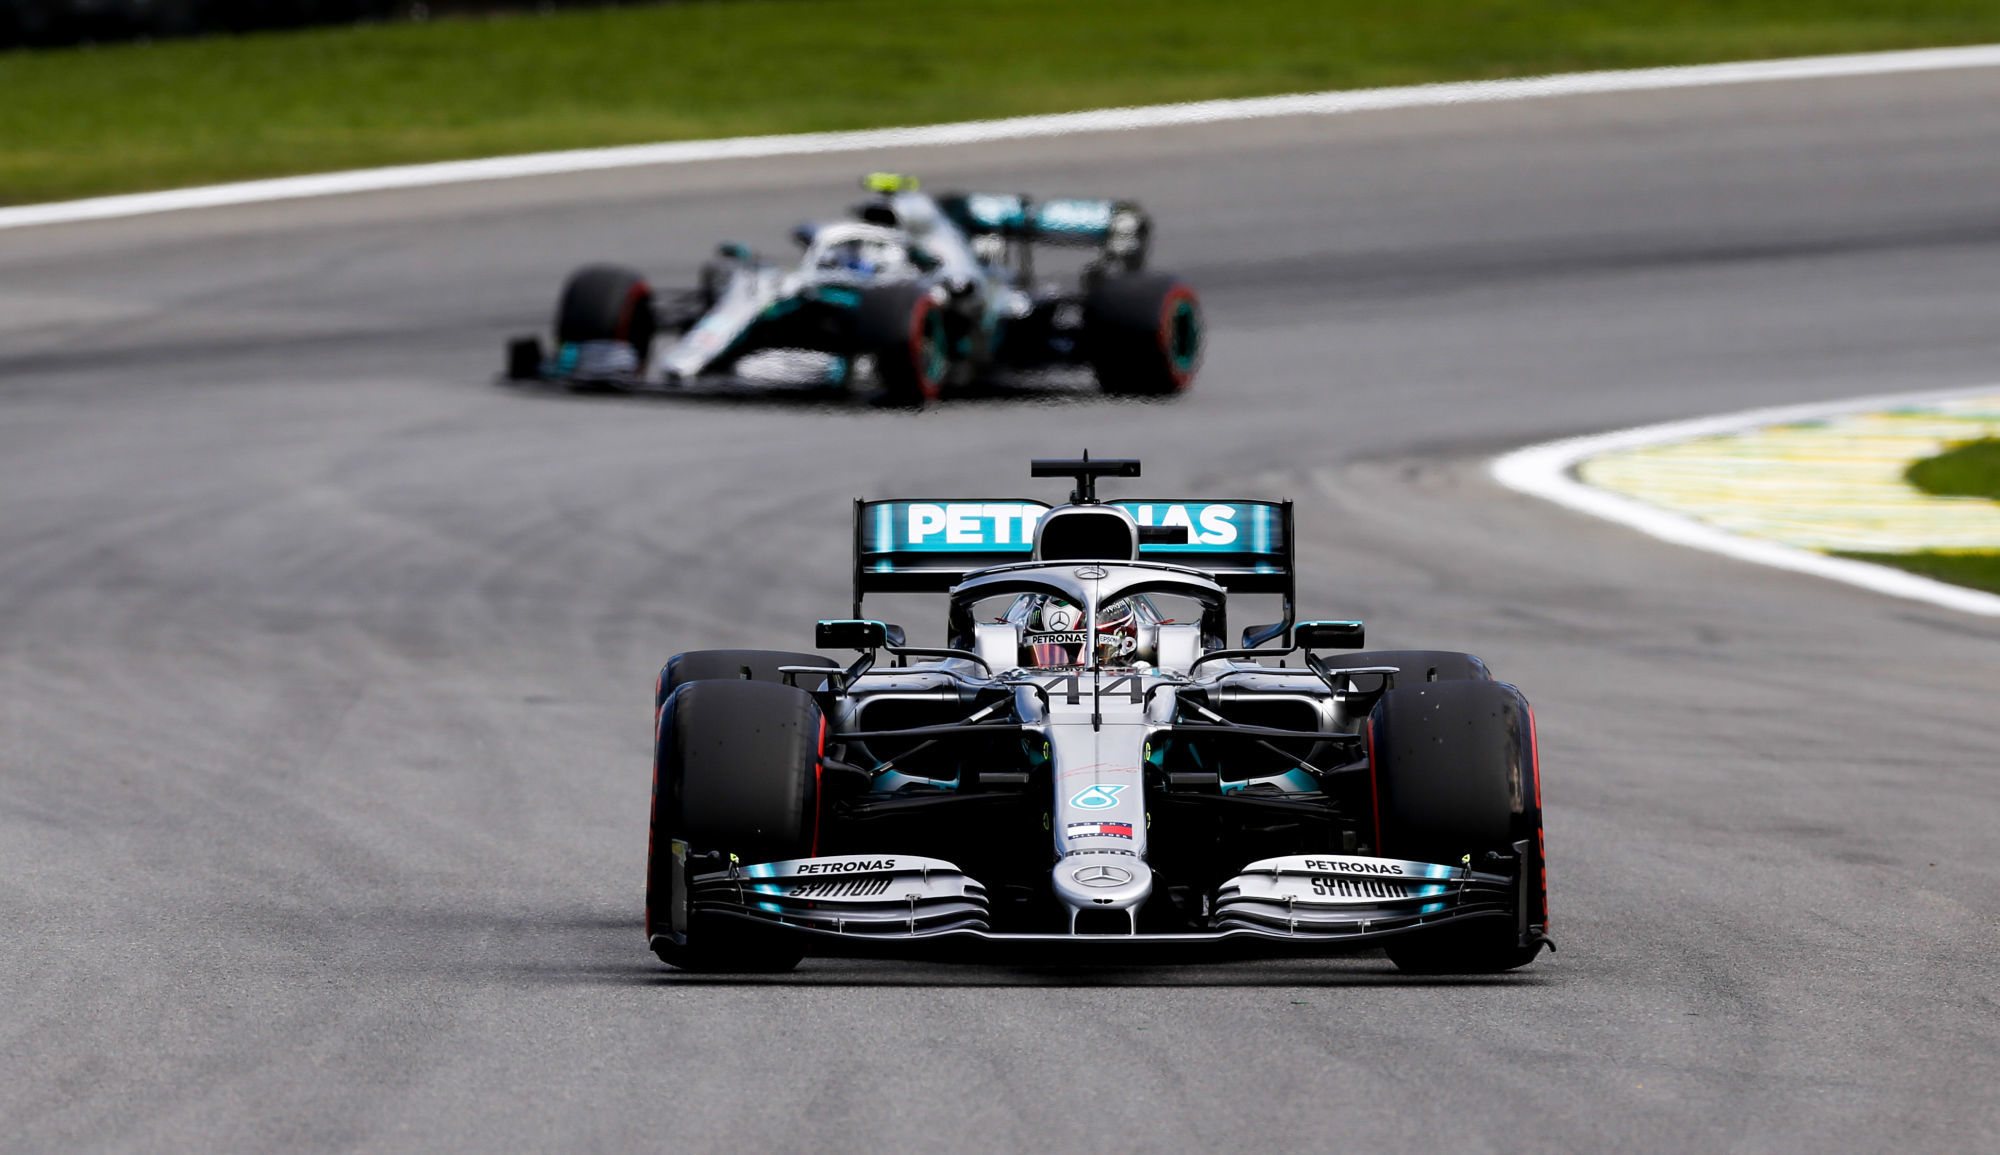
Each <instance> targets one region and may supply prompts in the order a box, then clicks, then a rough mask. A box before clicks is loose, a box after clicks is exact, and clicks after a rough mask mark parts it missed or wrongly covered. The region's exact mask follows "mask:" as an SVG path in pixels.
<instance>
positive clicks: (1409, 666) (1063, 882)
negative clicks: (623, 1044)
mask: <svg viewBox="0 0 2000 1155" xmlns="http://www.w3.org/2000/svg"><path fill="white" fill-rule="evenodd" d="M1034 474H1035V476H1037V477H1045V476H1073V477H1074V478H1075V479H1076V489H1075V491H1074V492H1073V493H1072V494H1071V496H1070V500H1069V502H1068V503H1067V504H1064V505H1061V506H1057V507H1055V508H1050V507H1049V506H1047V505H1045V504H1043V503H1041V502H1037V501H1028V500H1019V499H1011V500H991V499H979V500H931V501H858V502H856V504H855V522H854V551H855V556H854V610H853V615H854V616H853V617H852V618H848V619H840V620H830V621H822V622H820V623H819V626H818V631H817V637H816V645H817V646H818V647H819V648H822V649H850V650H855V651H859V653H860V657H859V659H858V660H855V661H853V662H852V663H851V664H848V665H840V664H838V663H836V662H835V661H833V660H832V659H830V658H827V657H824V656H821V655H819V654H791V653H770V652H763V651H750V650H710V651H700V652H694V653H685V654H681V655H678V656H677V657H675V658H674V659H673V660H672V661H670V662H668V663H667V665H666V667H665V669H663V670H662V671H661V673H660V679H659V683H658V686H657V693H656V696H655V706H656V711H657V713H656V747H655V762H654V778H653V801H652V841H651V846H650V850H649V857H648V865H647V887H646V934H647V937H648V941H649V942H650V944H651V946H652V948H653V950H654V951H655V952H656V953H657V954H658V955H659V957H660V958H661V959H662V960H664V961H665V962H667V963H669V964H671V965H673V966H676V967H682V968H686V969H691V970H716V971H743V970H757V971H762V970H783V969H789V968H790V967H792V966H795V965H796V964H797V963H798V962H799V961H800V959H801V958H803V957H805V956H807V955H879V956H909V957H923V958H938V959H968V960H978V961H994V960H1001V959H1016V960H1048V959H1083V958H1087V959H1092V960H1098V961H1104V960H1112V961H1121V962H1149V961H1165V960H1169V959H1185V958H1205V957H1231V956H1236V957H1241V956H1254V955H1321V954H1332V953H1338V952H1347V951H1354V950H1359V949H1368V948H1372V947H1377V946H1379V947H1383V948H1386V950H1387V953H1388V955H1389V958H1390V959H1392V960H1393V961H1394V962H1395V963H1396V965H1397V966H1398V967H1400V968H1402V969H1404V970H1406V971H1417V972H1426V973H1446V972H1457V973H1478V972H1495V971H1503V970H1509V969H1512V968H1514V967H1518V966H1521V965H1523V964H1525V963H1527V962H1529V961H1530V960H1531V959H1533V958H1534V957H1535V955H1536V954H1537V952H1539V951H1540V949H1541V948H1542V947H1543V946H1544V945H1547V944H1548V939H1547V928H1548V915H1547V897H1546V883H1545V871H1544V867H1543V850H1542V817H1541V783H1540V772H1539V766H1538V764H1537V760H1536V746H1535V729H1534V716H1533V714H1532V713H1531V711H1530V710H1529V707H1528V703H1527V701H1526V700H1525V699H1524V698H1523V697H1522V695H1521V693H1520V691H1518V690H1517V689H1515V688H1514V687H1513V686H1510V685H1507V684H1505V683H1502V682H1498V681H1494V680H1493V678H1492V676H1491V674H1490V673H1489V672H1488V670H1487V668H1486V666H1485V665H1484V664H1483V663H1482V662H1481V661H1480V660H1479V659H1478V658H1475V657H1473V656H1471V655H1469V654H1462V653H1452V652H1446V651H1429V650H1411V651H1404V650H1398V651H1379V652H1374V653H1365V654H1355V655H1351V656H1349V657H1347V658H1345V659H1343V660H1338V661H1336V660H1332V659H1330V658H1328V657H1327V656H1326V654H1327V652H1328V651H1332V650H1341V649H1352V648H1356V647H1359V646H1360V645H1361V643H1362V626H1361V623H1359V622H1352V621H1310V622H1295V621H1294V620H1293V617H1294V615H1293V610H1292V605H1293V600H1294V589H1295V580H1294V573H1293V538H1292V511H1291V504H1290V503H1289V502H1282V503H1280V502H1269V501H1220V502H1218V501H1160V500H1118V501H1100V500H1099V499H1098V497H1097V495H1096V485H1097V481H1098V480H1099V479H1100V478H1103V477H1137V476H1138V475H1139V463H1138V462H1137V461H1129V460H1098V461H1091V460H1089V459H1088V457H1087V456H1086V458H1085V459H1083V460H1078V461H1037V462H1035V463H1034ZM887 591H900V592H912V591H919V592H920V591H933V592H942V593H945V594H947V595H948V597H949V610H948V621H947V645H945V646H943V647H938V648H929V647H921V646H912V645H907V644H905V634H904V631H903V630H902V629H900V628H899V627H897V626H894V625H889V624H886V623H883V622H880V621H873V620H869V619H866V618H863V617H862V613H861V604H862V600H863V598H864V597H865V596H866V595H867V594H869V593H874V592H887ZM1232 594H1253V595H1275V596H1276V598H1277V599H1278V603H1277V604H1278V605H1279V606H1280V607H1281V610H1282V616H1281V618H1280V620H1279V621H1276V622H1273V623H1271V624H1269V625H1263V626H1251V627H1248V628H1247V629H1245V630H1244V636H1243V637H1242V638H1241V643H1242V644H1241V646H1240V647H1237V648H1226V646H1225V642H1224V638H1223V634H1224V629H1225V623H1226V620H1227V611H1228V599H1229V598H1230V596H1231V595H1232Z"/></svg>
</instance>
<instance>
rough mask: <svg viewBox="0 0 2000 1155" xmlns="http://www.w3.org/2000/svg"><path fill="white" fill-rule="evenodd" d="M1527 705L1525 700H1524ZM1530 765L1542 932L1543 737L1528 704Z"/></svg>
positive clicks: (1545, 869) (1545, 866)
mask: <svg viewBox="0 0 2000 1155" xmlns="http://www.w3.org/2000/svg"><path fill="white" fill-rule="evenodd" d="M1523 704H1524V705H1525V704H1526V702H1525V700H1524V701H1523ZM1528 767H1529V775H1530V776H1531V777H1532V778H1533V779H1534V781H1535V860H1536V865H1537V866H1538V867H1539V868H1540V869H1541V873H1542V880H1541V881H1542V933H1544V934H1547V933H1548V926H1549V855H1548V851H1547V849H1546V848H1545V844H1544V839H1543V837H1542V827H1543V823H1544V819H1543V818H1542V739H1541V735H1540V734H1538V733H1537V732H1536V729H1535V708H1534V707H1533V706H1528Z"/></svg>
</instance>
